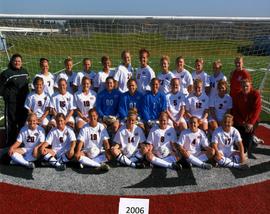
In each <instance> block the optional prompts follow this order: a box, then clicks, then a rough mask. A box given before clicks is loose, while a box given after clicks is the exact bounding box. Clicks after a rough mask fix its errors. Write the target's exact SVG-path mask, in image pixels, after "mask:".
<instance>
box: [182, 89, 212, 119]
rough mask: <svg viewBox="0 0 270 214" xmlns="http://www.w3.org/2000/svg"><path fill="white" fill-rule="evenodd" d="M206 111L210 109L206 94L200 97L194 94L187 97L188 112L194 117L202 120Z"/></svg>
mask: <svg viewBox="0 0 270 214" xmlns="http://www.w3.org/2000/svg"><path fill="white" fill-rule="evenodd" d="M206 109H209V98H208V96H207V95H206V94H205V93H204V92H203V93H202V94H201V96H199V97H197V96H195V95H194V94H190V95H189V96H188V97H187V99H186V110H187V111H189V113H190V114H191V115H192V116H196V117H198V118H199V119H202V118H203V113H204V111H205V110H206Z"/></svg>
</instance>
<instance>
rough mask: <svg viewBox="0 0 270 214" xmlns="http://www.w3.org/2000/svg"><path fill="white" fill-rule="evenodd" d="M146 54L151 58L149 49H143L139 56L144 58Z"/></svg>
mask: <svg viewBox="0 0 270 214" xmlns="http://www.w3.org/2000/svg"><path fill="white" fill-rule="evenodd" d="M144 53H146V54H147V57H150V52H149V51H148V50H147V49H145V48H142V49H141V50H139V56H142V55H143V54H144Z"/></svg>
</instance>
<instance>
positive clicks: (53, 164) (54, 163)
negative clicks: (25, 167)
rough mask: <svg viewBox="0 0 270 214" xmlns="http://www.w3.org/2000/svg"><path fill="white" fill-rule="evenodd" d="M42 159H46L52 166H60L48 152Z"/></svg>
mask: <svg viewBox="0 0 270 214" xmlns="http://www.w3.org/2000/svg"><path fill="white" fill-rule="evenodd" d="M44 159H45V160H46V161H48V162H49V163H50V164H51V165H52V166H56V167H60V166H61V164H60V163H59V162H58V161H57V160H56V159H55V157H53V156H52V155H51V154H50V153H48V154H46V155H45V156H44Z"/></svg>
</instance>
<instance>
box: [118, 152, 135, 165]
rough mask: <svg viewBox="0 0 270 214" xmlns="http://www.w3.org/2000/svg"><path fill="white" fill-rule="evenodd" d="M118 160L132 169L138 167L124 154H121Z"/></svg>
mask: <svg viewBox="0 0 270 214" xmlns="http://www.w3.org/2000/svg"><path fill="white" fill-rule="evenodd" d="M116 160H118V161H119V162H120V163H122V164H124V165H127V166H131V167H136V164H135V163H133V162H132V161H131V160H130V159H129V158H128V157H127V156H125V155H124V154H122V153H120V154H119V155H118V156H117V158H116Z"/></svg>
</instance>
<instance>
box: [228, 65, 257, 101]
mask: <svg viewBox="0 0 270 214" xmlns="http://www.w3.org/2000/svg"><path fill="white" fill-rule="evenodd" d="M243 79H250V80H252V78H251V76H250V74H249V73H248V71H247V70H246V69H245V68H243V69H242V70H240V71H237V70H234V71H233V72H232V74H231V79H230V88H231V90H230V95H231V97H234V96H235V95H236V94H237V93H238V92H240V91H241V81H242V80H243Z"/></svg>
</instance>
